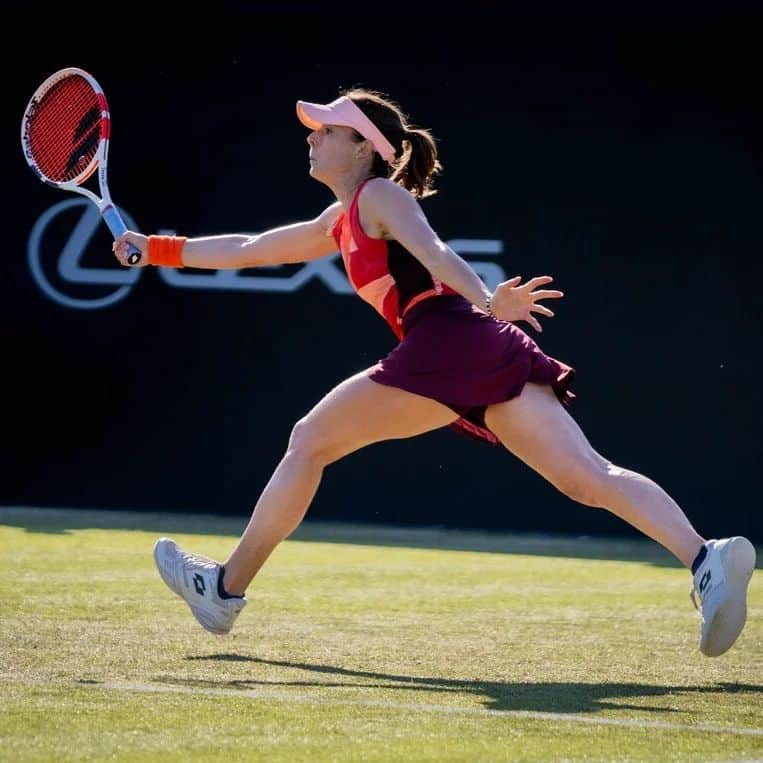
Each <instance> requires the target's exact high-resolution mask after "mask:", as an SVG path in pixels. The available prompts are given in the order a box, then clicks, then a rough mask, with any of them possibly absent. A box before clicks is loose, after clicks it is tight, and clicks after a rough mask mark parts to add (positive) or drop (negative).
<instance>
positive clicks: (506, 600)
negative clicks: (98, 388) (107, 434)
mask: <svg viewBox="0 0 763 763" xmlns="http://www.w3.org/2000/svg"><path fill="white" fill-rule="evenodd" d="M246 520H247V517H243V516H242V517H236V518H220V517H212V516H200V515H188V516H180V515H165V514H143V513H118V512H105V511H104V512H94V511H93V512H91V511H68V510H67V511H65V510H41V509H21V508H5V509H2V508H0V571H2V574H1V575H0V644H1V645H2V649H1V650H0V692H1V693H2V697H3V701H2V709H3V712H2V713H0V759H2V760H3V761H6V760H7V761H45V762H46V763H47V762H49V761H56V762H58V761H85V760H87V761H90V760H94V761H100V760H116V761H207V760H209V761H214V760H220V761H223V760H224V761H284V762H286V761H288V762H289V763H293V762H294V761H303V760H304V761H307V760H309V761H384V762H385V763H386V762H396V761H505V760H506V761H660V762H661V763H662V762H664V761H702V762H703V763H705V762H709V761H751V760H761V759H763V575H762V574H761V572H760V571H758V572H757V573H756V575H755V576H754V577H753V581H752V584H751V587H750V600H749V604H750V608H749V613H748V623H747V627H746V629H745V631H744V632H743V633H742V636H741V637H740V639H739V641H738V642H737V644H736V645H735V646H734V647H733V648H732V649H731V650H730V651H729V652H727V653H726V654H725V655H723V656H722V657H719V658H716V659H708V658H706V657H703V656H702V655H701V654H700V653H699V651H698V649H697V634H698V619H697V615H696V613H695V611H694V609H693V607H692V605H691V602H690V601H689V595H688V594H689V587H690V583H691V579H690V575H689V573H688V572H687V571H686V570H683V569H682V568H681V567H680V566H679V564H678V563H677V562H675V561H674V560H673V558H672V557H671V556H670V555H669V554H668V553H667V552H666V551H664V550H663V549H662V548H661V547H659V546H658V545H657V544H655V543H652V542H651V541H648V540H643V541H642V540H623V539H617V540H607V539H573V538H553V537H541V536H535V535H498V534H486V533H484V534H483V533H478V532H457V531H445V530H428V529H407V528H406V529H400V528H397V529H396V528H388V527H373V526H356V525H346V524H330V523H318V522H310V520H308V521H307V522H305V523H304V524H303V525H302V527H301V528H300V529H299V530H298V531H297V532H296V533H295V534H294V535H293V536H292V538H290V539H289V540H287V541H285V542H284V543H283V544H282V545H281V546H279V547H278V548H277V549H276V551H275V553H274V554H273V556H272V557H271V559H270V560H269V562H268V563H267V565H266V566H265V568H264V569H263V570H262V572H261V574H260V575H259V576H258V577H257V578H256V580H255V581H254V584H253V586H252V587H251V588H250V590H249V605H248V606H247V607H246V609H245V610H244V611H243V612H242V614H241V615H240V617H239V619H238V621H237V624H236V626H235V628H234V631H233V632H232V634H231V635H230V636H227V637H217V636H213V635H212V634H208V633H207V632H206V631H204V630H203V629H202V628H201V626H199V625H198V624H197V623H196V621H195V620H194V618H193V616H192V615H191V613H190V610H189V609H188V607H187V606H186V605H185V603H184V602H182V601H181V600H180V599H178V598H176V597H174V596H173V595H172V593H171V592H170V591H169V590H168V589H167V588H166V587H165V586H164V584H163V583H162V582H161V580H160V578H159V576H158V574H157V573H156V572H155V569H154V565H153V559H152V554H151V551H152V547H153V543H154V541H155V540H156V538H157V537H159V536H160V535H169V536H171V537H173V538H174V539H175V540H177V541H178V543H179V544H180V545H181V546H183V547H185V548H188V549H190V550H193V551H196V552H198V553H201V554H206V555H208V556H212V557H216V558H224V557H225V556H226V555H227V554H228V552H229V551H230V550H231V549H232V547H233V544H234V543H235V541H236V539H237V538H238V536H239V534H240V533H241V531H242V530H243V528H244V526H245V524H246ZM758 559H759V565H760V560H761V559H763V550H761V549H759V550H758Z"/></svg>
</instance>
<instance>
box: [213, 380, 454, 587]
mask: <svg viewBox="0 0 763 763" xmlns="http://www.w3.org/2000/svg"><path fill="white" fill-rule="evenodd" d="M456 418H457V416H456V414H455V413H454V412H453V411H451V410H450V408H447V407H446V406H444V405H442V404H440V403H438V402H436V401H434V400H431V399H429V398H426V397H422V396H420V395H414V394H412V393H410V392H405V391H404V390H401V389H397V388H396V387H388V386H385V385H382V384H377V383H376V382H374V381H371V379H369V378H368V376H367V374H366V372H365V371H363V372H362V373H360V374H357V375H355V376H353V377H351V378H350V379H347V380H346V381H344V382H342V383H341V384H339V385H338V386H337V387H335V388H334V389H333V390H332V391H331V392H330V393H329V394H328V395H326V397H324V398H323V400H321V401H320V402H319V403H318V404H317V405H316V406H315V408H313V409H312V410H311V411H310V413H308V414H307V416H305V417H304V418H303V419H301V420H300V421H299V422H297V424H296V426H295V427H294V430H293V432H292V435H291V438H290V440H289V445H288V448H287V451H286V454H285V455H284V457H283V459H282V460H281V463H280V464H279V465H278V467H277V468H276V470H275V472H274V473H273V476H272V477H271V478H270V481H269V482H268V484H267V485H266V486H265V490H264V491H263V493H262V495H261V496H260V499H259V500H258V501H257V505H256V506H255V507H254V512H253V513H252V517H251V519H250V520H249V524H248V525H247V527H246V530H245V531H244V533H243V535H242V536H241V539H240V540H239V542H238V545H237V546H236V548H235V549H234V551H233V553H232V554H231V556H230V557H229V559H228V560H227V561H226V562H225V588H226V590H227V591H228V593H231V594H238V595H240V594H243V593H244V591H245V590H246V588H247V586H248V585H249V583H250V582H251V581H252V579H253V578H254V576H255V575H256V574H257V572H258V571H259V570H260V568H261V567H262V565H263V564H264V563H265V561H266V560H267V558H268V557H269V556H270V554H271V552H272V551H273V549H274V548H275V547H276V546H277V545H278V544H279V543H280V542H281V541H282V540H283V539H284V538H286V537H287V536H288V535H290V534H291V533H292V532H293V531H294V530H295V529H296V528H297V527H298V525H299V524H300V522H301V521H302V519H303V517H304V516H305V512H306V511H307V508H308V506H309V505H310V503H311V502H312V500H313V498H314V497H315V493H316V492H317V490H318V485H319V484H320V481H321V476H322V475H323V470H324V468H325V467H326V466H327V465H328V464H330V463H332V462H333V461H337V460H338V459H340V458H342V457H343V456H346V455H348V454H349V453H352V452H353V451H355V450H358V449H359V448H362V447H364V446H366V445H370V444H371V443H374V442H380V441H381V440H391V439H398V438H404V437H413V436H414V435H417V434H422V433H423V432H428V431H430V430H432V429H438V428H439V427H443V426H445V425H447V424H450V423H451V422H453V421H454V420H455V419H456Z"/></svg>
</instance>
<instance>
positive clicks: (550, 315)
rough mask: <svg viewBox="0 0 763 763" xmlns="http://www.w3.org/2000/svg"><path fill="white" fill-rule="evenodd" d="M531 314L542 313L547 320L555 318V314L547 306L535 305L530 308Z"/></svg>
mask: <svg viewBox="0 0 763 763" xmlns="http://www.w3.org/2000/svg"><path fill="white" fill-rule="evenodd" d="M530 312H531V313H540V314H541V315H545V316H546V317H547V318H553V317H554V313H553V311H552V310H549V309H548V308H547V307H546V306H545V305H533V306H532V307H531V308H530Z"/></svg>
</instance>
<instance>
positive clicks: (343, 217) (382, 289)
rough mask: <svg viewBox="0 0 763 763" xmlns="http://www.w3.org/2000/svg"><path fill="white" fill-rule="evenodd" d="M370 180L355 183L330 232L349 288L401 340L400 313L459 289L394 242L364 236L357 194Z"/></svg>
mask: <svg viewBox="0 0 763 763" xmlns="http://www.w3.org/2000/svg"><path fill="white" fill-rule="evenodd" d="M369 180H371V178H368V179H367V180H364V181H363V182H362V183H361V184H360V185H359V186H358V188H357V190H356V191H355V195H354V196H353V197H352V202H351V203H350V208H349V209H348V210H347V211H346V212H342V213H341V214H340V215H339V217H338V218H337V219H336V221H335V222H334V225H333V228H332V229H331V233H332V235H333V236H334V240H335V241H336V243H337V246H338V247H339V251H340V252H341V254H342V260H343V261H344V267H345V270H346V272H347V278H348V279H349V281H350V284H351V285H352V288H353V289H354V290H355V292H356V293H357V295H358V296H359V297H360V298H361V299H363V300H365V301H366V302H368V303H369V304H370V305H371V306H372V307H373V308H374V309H375V310H376V311H377V312H378V313H379V314H380V315H381V316H382V318H384V320H385V321H386V322H387V323H388V324H389V326H390V328H391V329H392V331H394V332H395V335H396V336H397V338H398V339H402V338H403V316H404V315H405V313H406V312H407V311H408V310H409V309H410V308H411V307H413V306H414V305H415V304H417V303H418V302H421V301H422V300H424V299H427V298H429V297H433V296H436V295H439V294H457V293H458V292H456V291H455V290H454V289H451V288H450V287H449V286H447V285H446V284H443V283H442V282H440V281H438V280H437V279H435V278H434V277H433V276H432V274H431V273H430V272H429V271H428V270H427V269H426V267H424V265H422V264H421V262H419V260H417V259H416V258H415V257H414V256H413V255H412V254H411V253H410V252H409V251H408V250H407V249H405V248H404V247H403V246H402V245H401V244H400V243H398V242H397V241H394V240H387V239H381V238H371V237H370V236H367V235H366V233H365V231H364V230H363V228H362V227H361V225H360V217H359V214H358V197H359V196H360V192H361V190H362V189H363V187H364V186H365V184H366V183H367V182H368V181H369Z"/></svg>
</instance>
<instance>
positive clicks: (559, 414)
mask: <svg viewBox="0 0 763 763" xmlns="http://www.w3.org/2000/svg"><path fill="white" fill-rule="evenodd" d="M485 423H486V424H487V426H488V428H489V429H490V430H491V431H492V432H493V433H494V434H495V435H496V437H498V439H499V440H500V441H501V443H502V444H503V445H504V447H506V449H507V450H509V451H511V452H512V453H513V454H514V455H515V456H517V457H518V458H519V459H521V460H522V461H524V462H525V463H526V464H527V465H528V466H530V467H532V468H533V469H534V470H535V471H536V472H538V473H539V474H540V475H542V476H543V477H545V478H546V479H547V480H549V482H551V483H552V484H554V485H556V486H557V487H561V486H562V485H567V484H569V483H570V482H574V481H575V479H576V477H577V476H582V475H584V474H590V473H591V472H592V470H595V471H596V472H598V471H600V470H601V469H602V468H603V467H604V468H605V467H606V464H607V462H606V460H605V459H604V458H603V457H602V456H600V455H599V454H598V453H597V452H596V451H595V450H594V449H593V448H592V447H591V444H590V443H589V442H588V439H587V438H586V436H585V434H584V433H583V431H582V430H581V429H580V427H579V426H578V424H577V422H576V421H575V419H573V418H572V416H570V414H569V413H568V412H567V410H566V409H565V408H564V406H563V405H562V404H561V403H560V402H559V399H558V398H557V396H556V394H555V393H554V391H553V389H551V387H549V386H545V385H540V384H533V383H528V384H526V385H525V387H524V389H523V390H522V394H521V395H520V396H519V397H516V398H513V399H512V400H508V401H506V402H504V403H497V404H495V405H491V406H489V407H488V408H487V411H486V413H485Z"/></svg>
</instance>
